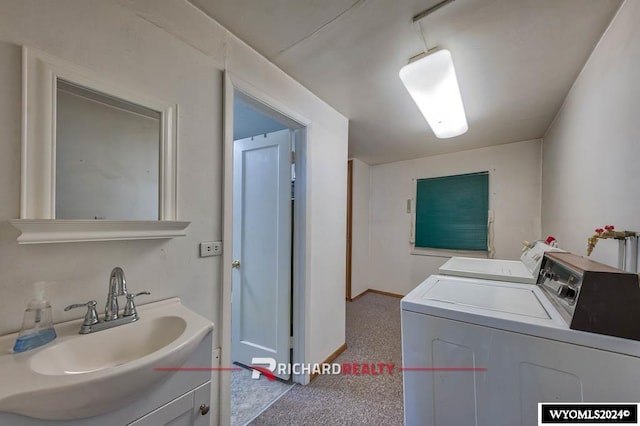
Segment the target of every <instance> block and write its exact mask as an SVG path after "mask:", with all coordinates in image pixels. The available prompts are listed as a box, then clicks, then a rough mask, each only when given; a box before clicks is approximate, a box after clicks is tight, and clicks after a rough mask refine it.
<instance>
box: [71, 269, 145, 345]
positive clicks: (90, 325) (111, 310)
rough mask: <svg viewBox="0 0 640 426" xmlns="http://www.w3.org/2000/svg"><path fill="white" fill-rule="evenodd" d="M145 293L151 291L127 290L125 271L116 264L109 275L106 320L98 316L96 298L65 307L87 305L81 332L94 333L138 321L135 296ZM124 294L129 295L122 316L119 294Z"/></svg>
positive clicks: (72, 307)
mask: <svg viewBox="0 0 640 426" xmlns="http://www.w3.org/2000/svg"><path fill="white" fill-rule="evenodd" d="M143 294H147V295H148V294H151V293H149V292H148V291H142V292H140V293H136V294H129V293H128V292H127V280H126V279H125V277H124V271H123V270H122V268H120V267H119V266H116V267H115V268H113V270H112V271H111V274H110V275H109V293H108V294H107V305H106V306H105V308H104V321H100V320H99V318H98V313H97V312H96V304H97V302H96V301H95V300H90V301H88V302H87V303H76V304H73V305H69V306H67V307H66V308H64V310H65V311H68V310H70V309H74V308H82V307H87V313H86V315H85V317H84V321H83V323H82V327H81V328H80V334H88V333H93V332H95V331H100V330H106V329H107V328H111V327H116V326H118V325H122V324H128V323H130V322H135V321H137V320H138V318H139V317H138V312H137V310H136V305H135V303H134V300H133V298H134V297H136V296H140V295H143ZM124 295H126V296H127V303H126V305H125V307H124V311H123V312H122V316H120V315H119V310H120V308H119V306H118V296H124Z"/></svg>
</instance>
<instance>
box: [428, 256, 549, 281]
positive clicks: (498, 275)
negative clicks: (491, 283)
mask: <svg viewBox="0 0 640 426" xmlns="http://www.w3.org/2000/svg"><path fill="white" fill-rule="evenodd" d="M439 272H440V273H441V274H446V275H455V276H459V277H469V278H484V279H493V280H501V281H509V282H521V283H527V284H534V283H535V282H536V280H535V277H534V276H533V274H532V273H531V271H530V270H529V269H528V268H527V266H526V265H525V264H524V263H522V262H521V261H519V260H502V259H482V258H474V257H452V258H451V259H449V260H448V261H447V262H446V263H445V264H444V265H442V266H441V267H440V269H439Z"/></svg>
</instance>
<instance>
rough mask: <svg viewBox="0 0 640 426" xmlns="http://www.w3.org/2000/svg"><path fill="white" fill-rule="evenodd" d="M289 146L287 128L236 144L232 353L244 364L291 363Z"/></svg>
mask: <svg viewBox="0 0 640 426" xmlns="http://www.w3.org/2000/svg"><path fill="white" fill-rule="evenodd" d="M290 146H291V132H290V130H288V129H287V130H281V131H278V132H274V133H270V134H268V135H266V137H264V136H262V135H261V136H256V137H254V138H253V140H251V138H247V139H241V140H238V141H235V142H234V149H233V261H234V267H233V271H232V313H231V357H232V361H234V362H239V363H242V364H244V365H252V364H253V362H252V359H253V358H254V357H262V358H274V359H275V361H276V362H278V363H289V334H290V315H291V306H290V303H291V154H290ZM276 376H277V377H280V378H282V379H285V380H286V379H288V378H289V375H288V374H287V375H282V374H276Z"/></svg>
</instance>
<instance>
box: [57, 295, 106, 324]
mask: <svg viewBox="0 0 640 426" xmlns="http://www.w3.org/2000/svg"><path fill="white" fill-rule="evenodd" d="M97 304H98V302H96V301H95V300H89V301H88V302H87V303H75V304H73V305H69V306H67V307H66V308H64V310H65V312H66V311H69V310H71V309H75V308H83V307H85V306H86V307H87V313H86V314H85V316H84V322H83V323H82V325H83V326H90V325H94V324H97V323H98V322H99V320H98V312H97V311H96V305H97Z"/></svg>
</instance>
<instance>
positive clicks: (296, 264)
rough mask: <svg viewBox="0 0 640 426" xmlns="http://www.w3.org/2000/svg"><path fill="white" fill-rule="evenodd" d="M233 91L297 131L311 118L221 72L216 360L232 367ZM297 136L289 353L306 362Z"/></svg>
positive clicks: (227, 391) (226, 395)
mask: <svg viewBox="0 0 640 426" xmlns="http://www.w3.org/2000/svg"><path fill="white" fill-rule="evenodd" d="M236 92H239V93H241V95H242V96H243V98H244V99H251V100H253V101H254V102H255V103H256V105H261V106H263V107H267V108H269V109H270V110H272V111H273V112H275V113H276V114H277V115H278V116H279V118H280V119H281V118H284V119H288V120H289V121H290V122H291V123H295V124H297V126H298V127H299V128H301V129H305V128H309V127H310V126H311V121H310V120H308V119H306V118H305V117H303V116H302V115H300V114H298V113H297V112H296V111H294V110H292V109H291V108H289V107H288V106H286V105H285V104H283V103H281V102H279V101H277V100H275V99H274V98H272V97H271V96H269V95H267V94H266V93H264V92H263V91H262V90H260V89H258V88H257V87H255V86H253V85H252V84H250V83H248V82H246V81H244V80H242V79H241V78H240V77H238V76H236V75H234V74H233V73H231V72H230V71H229V70H225V71H224V78H223V94H224V96H223V150H222V151H223V152H222V155H223V195H222V205H223V219H222V221H223V223H222V225H223V227H222V228H223V236H222V242H223V248H224V249H223V251H222V268H221V270H222V300H220V302H219V303H220V311H221V327H220V336H221V337H220V339H221V340H220V343H221V359H220V365H221V366H222V367H230V366H231V285H232V282H231V262H232V261H233V259H232V254H233V227H232V224H233V101H234V97H235V94H236ZM295 134H296V142H295V143H296V150H295V163H296V184H295V203H294V209H293V212H292V213H293V215H292V220H293V223H294V229H295V232H294V239H293V241H292V251H293V275H292V284H293V285H292V286H293V292H292V299H291V300H292V303H293V336H294V342H293V355H292V358H291V362H292V363H305V362H306V354H307V353H308V348H307V339H306V337H305V336H306V331H307V330H309V327H310V324H309V317H308V315H307V312H306V298H307V295H308V294H310V291H309V289H308V285H309V281H308V280H307V279H306V277H307V274H308V271H307V262H306V255H307V242H306V235H307V232H308V231H307V223H306V212H307V202H308V201H307V196H306V194H307V172H306V165H307V161H306V157H307V146H306V145H307V141H306V132H305V131H295ZM230 376H231V375H230V373H221V374H220V376H219V379H220V380H219V383H220V385H219V386H220V410H219V413H220V414H219V415H220V418H219V420H220V424H222V425H224V424H228V423H229V420H230V418H231V377H230ZM309 379H310V377H309V374H304V375H295V374H294V375H292V381H293V382H295V383H301V384H307V383H309Z"/></svg>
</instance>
